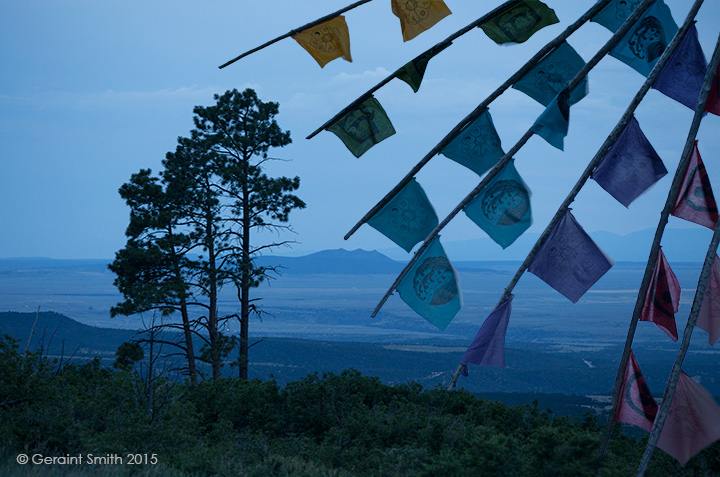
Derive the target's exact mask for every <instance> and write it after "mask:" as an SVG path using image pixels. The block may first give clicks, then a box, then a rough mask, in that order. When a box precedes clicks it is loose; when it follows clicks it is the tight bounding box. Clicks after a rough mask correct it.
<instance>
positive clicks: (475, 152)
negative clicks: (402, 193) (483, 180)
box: [440, 109, 505, 176]
mask: <svg viewBox="0 0 720 477" xmlns="http://www.w3.org/2000/svg"><path fill="white" fill-rule="evenodd" d="M440 153H441V154H442V155H443V156H445V157H447V158H449V159H452V160H453V161H455V162H457V163H458V164H462V165H463V166H465V167H467V168H468V169H470V170H471V171H474V172H475V173H476V174H478V175H479V176H482V175H483V174H484V173H485V172H487V170H488V169H490V168H491V167H492V166H494V165H495V164H496V163H497V161H498V160H499V159H500V158H501V157H503V156H504V155H505V153H504V152H503V150H502V145H501V144H500V136H498V133H497V131H496V130H495V125H494V124H493V121H492V117H491V116H490V110H488V109H486V110H485V111H484V112H483V113H482V114H481V115H480V116H478V117H477V118H476V119H475V120H474V121H473V122H472V123H470V124H469V125H468V126H466V127H465V128H464V129H463V130H462V131H460V133H458V135H457V136H455V137H454V138H453V139H452V141H450V144H448V145H447V146H445V149H443V150H442V151H441V152H440Z"/></svg>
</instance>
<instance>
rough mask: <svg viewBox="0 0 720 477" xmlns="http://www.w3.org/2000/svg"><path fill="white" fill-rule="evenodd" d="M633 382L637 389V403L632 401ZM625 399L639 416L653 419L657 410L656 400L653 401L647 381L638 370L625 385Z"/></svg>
mask: <svg viewBox="0 0 720 477" xmlns="http://www.w3.org/2000/svg"><path fill="white" fill-rule="evenodd" d="M634 383H636V386H637V389H638V391H639V397H640V402H639V403H636V402H634V401H633V392H632V391H633V384H634ZM625 401H626V402H627V403H628V406H630V408H631V409H632V410H633V411H635V412H636V413H638V415H639V416H643V417H645V418H646V419H648V420H649V421H651V422H652V421H654V420H655V416H656V415H657V412H658V405H657V402H655V398H654V397H653V395H652V392H651V391H650V387H648V385H647V382H646V381H645V377H644V376H643V374H642V373H641V372H640V371H638V372H636V373H635V374H633V375H632V376H631V377H630V379H629V380H628V382H627V384H626V385H625Z"/></svg>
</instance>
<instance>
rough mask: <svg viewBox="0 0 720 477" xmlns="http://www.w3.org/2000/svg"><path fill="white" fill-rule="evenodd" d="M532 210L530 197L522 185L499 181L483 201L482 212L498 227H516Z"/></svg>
mask: <svg viewBox="0 0 720 477" xmlns="http://www.w3.org/2000/svg"><path fill="white" fill-rule="evenodd" d="M529 209H530V197H529V196H528V193H527V190H525V187H523V185H522V184H520V183H519V182H516V181H513V180H506V181H499V182H497V183H495V184H494V185H493V186H492V187H491V188H490V190H488V191H487V192H486V193H485V194H484V196H483V199H482V210H483V213H484V214H485V217H487V219H488V220H490V221H491V222H493V223H494V224H496V225H514V224H517V223H518V222H520V221H521V220H522V219H523V218H524V217H525V214H527V211H528V210H529Z"/></svg>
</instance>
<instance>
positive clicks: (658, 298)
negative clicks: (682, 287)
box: [651, 268, 675, 320]
mask: <svg viewBox="0 0 720 477" xmlns="http://www.w3.org/2000/svg"><path fill="white" fill-rule="evenodd" d="M654 283H669V281H668V278H667V270H666V269H665V268H662V269H661V270H660V272H659V273H658V275H657V280H656V281H655V282H654ZM659 288H660V287H657V286H655V287H653V291H652V298H651V299H652V303H653V305H654V306H655V309H656V310H657V311H659V312H660V313H662V314H663V315H665V316H668V317H670V318H672V319H673V320H674V319H675V311H674V308H675V305H674V304H673V297H672V293H670V290H669V289H667V288H664V289H663V290H659ZM658 292H660V293H659V294H658Z"/></svg>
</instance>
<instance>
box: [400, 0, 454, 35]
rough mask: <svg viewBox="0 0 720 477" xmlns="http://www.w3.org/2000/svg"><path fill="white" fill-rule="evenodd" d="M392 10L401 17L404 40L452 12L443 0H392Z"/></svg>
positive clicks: (426, 28)
mask: <svg viewBox="0 0 720 477" xmlns="http://www.w3.org/2000/svg"><path fill="white" fill-rule="evenodd" d="M392 12H393V13H394V14H395V16H396V17H398V18H399V19H400V27H401V28H402V35H403V41H408V40H412V39H413V38H415V37H416V36H418V35H419V34H420V33H422V32H424V31H425V30H429V29H430V28H432V26H433V25H435V24H436V23H437V22H439V21H440V20H442V19H443V18H445V17H446V16H448V15H450V14H451V13H452V12H451V11H450V9H449V8H448V7H447V5H445V2H443V1H442V0H392Z"/></svg>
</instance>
